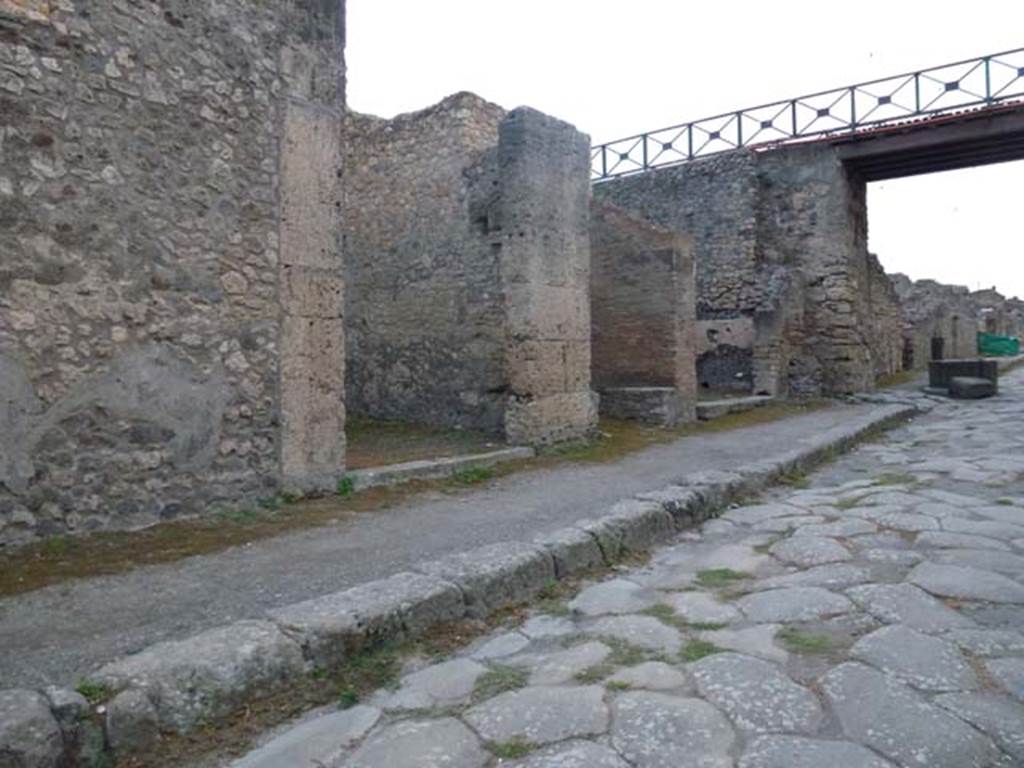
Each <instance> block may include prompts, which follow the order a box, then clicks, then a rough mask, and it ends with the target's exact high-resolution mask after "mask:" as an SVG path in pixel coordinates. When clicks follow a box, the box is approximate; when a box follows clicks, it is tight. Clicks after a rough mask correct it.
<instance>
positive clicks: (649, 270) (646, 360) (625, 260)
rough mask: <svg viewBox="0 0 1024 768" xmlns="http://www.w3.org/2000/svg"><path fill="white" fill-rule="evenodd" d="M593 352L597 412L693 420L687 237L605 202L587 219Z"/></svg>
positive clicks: (691, 265) (690, 280)
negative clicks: (589, 250) (599, 407)
mask: <svg viewBox="0 0 1024 768" xmlns="http://www.w3.org/2000/svg"><path fill="white" fill-rule="evenodd" d="M590 241H591V261H590V274H591V278H590V301H591V316H592V335H591V343H592V349H591V356H592V358H593V380H594V387H595V389H597V391H598V393H599V395H600V403H601V413H602V414H605V415H608V416H612V417H618V418H629V419H640V420H643V421H649V422H654V423H657V424H663V425H671V424H678V423H680V422H685V421H693V420H694V419H695V418H696V401H697V377H696V373H697V371H696V364H695V363H696V357H695V341H696V339H695V332H696V322H695V320H696V305H695V287H696V286H695V282H694V261H693V241H692V239H691V238H690V237H688V236H685V235H681V234H680V233H678V232H674V231H672V230H669V229H665V228H664V227H660V226H658V225H656V224H651V223H650V222H648V221H645V220H643V219H641V218H639V217H638V216H635V215H633V214H630V213H628V212H626V211H624V210H622V209H621V208H618V207H616V206H614V205H611V204H609V203H604V202H600V201H594V202H593V204H592V205H591V218H590Z"/></svg>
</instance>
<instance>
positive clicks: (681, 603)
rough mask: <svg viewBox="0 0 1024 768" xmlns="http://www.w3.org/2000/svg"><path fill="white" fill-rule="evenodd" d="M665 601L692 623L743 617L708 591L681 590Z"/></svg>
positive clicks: (723, 621)
mask: <svg viewBox="0 0 1024 768" xmlns="http://www.w3.org/2000/svg"><path fill="white" fill-rule="evenodd" d="M664 602H665V603H666V604H668V605H670V606H672V609H673V610H674V611H675V612H676V613H677V614H678V615H679V616H680V618H682V619H683V620H684V621H687V622H690V623H691V624H729V623H731V622H733V621H736V620H737V619H740V618H742V616H741V615H740V612H739V611H738V610H736V608H735V607H733V606H732V605H730V604H729V603H723V602H722V601H721V600H719V599H718V598H716V597H715V596H714V595H711V594H708V593H707V592H680V593H678V594H674V595H669V596H668V597H666V598H665V601H664Z"/></svg>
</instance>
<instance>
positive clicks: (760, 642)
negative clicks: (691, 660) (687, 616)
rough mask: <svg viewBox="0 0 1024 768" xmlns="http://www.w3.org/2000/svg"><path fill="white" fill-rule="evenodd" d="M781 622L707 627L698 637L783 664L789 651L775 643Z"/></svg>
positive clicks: (731, 649) (748, 654) (720, 646)
mask: <svg viewBox="0 0 1024 768" xmlns="http://www.w3.org/2000/svg"><path fill="white" fill-rule="evenodd" d="M781 626H782V625H781V624H758V625H756V626H753V627H747V628H745V629H708V630H704V631H702V632H700V633H699V634H698V637H699V638H700V639H701V640H703V641H705V642H707V643H711V644H713V645H716V646H718V647H719V648H727V649H728V650H730V651H736V652H737V653H743V654H746V655H747V656H757V657H758V658H761V659H767V660H768V661H776V662H779V663H780V664H785V663H786V660H787V659H788V658H789V653H788V652H787V651H786V650H785V649H783V648H780V647H779V646H778V645H776V643H775V635H776V634H777V633H778V631H779V629H780V628H781Z"/></svg>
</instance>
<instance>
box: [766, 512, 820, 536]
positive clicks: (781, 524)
mask: <svg viewBox="0 0 1024 768" xmlns="http://www.w3.org/2000/svg"><path fill="white" fill-rule="evenodd" d="M823 522H825V518H824V517H822V516H821V515H791V516H787V517H774V518H772V519H770V520H764V521H762V522H760V523H758V524H757V525H755V526H754V530H755V531H759V532H761V533H786V532H787V531H792V530H796V529H798V528H800V527H801V526H806V525H815V524H817V523H823Z"/></svg>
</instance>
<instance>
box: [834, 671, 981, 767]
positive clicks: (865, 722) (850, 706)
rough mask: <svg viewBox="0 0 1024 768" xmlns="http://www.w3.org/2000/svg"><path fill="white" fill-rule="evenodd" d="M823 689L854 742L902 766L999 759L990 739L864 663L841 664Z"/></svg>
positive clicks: (965, 764)
mask: <svg viewBox="0 0 1024 768" xmlns="http://www.w3.org/2000/svg"><path fill="white" fill-rule="evenodd" d="M821 687H822V690H823V691H824V694H825V698H826V700H827V701H828V703H829V704H830V706H831V709H832V712H833V713H834V714H835V715H836V717H837V718H838V720H839V723H840V725H841V726H842V729H843V733H844V735H845V736H846V737H847V738H848V739H850V740H851V741H856V742H859V743H861V744H864V745H865V746H867V747H870V748H871V749H874V750H876V751H878V752H880V753H882V754H883V755H884V756H886V757H887V758H889V759H891V760H893V761H895V762H896V763H898V764H899V765H901V766H920V768H989V767H990V766H991V765H992V764H993V763H994V762H995V761H996V760H997V759H998V758H999V752H998V751H997V749H996V747H995V745H994V744H993V743H992V742H991V740H990V739H988V738H987V737H986V736H983V735H982V734H981V733H979V732H978V731H976V730H974V729H973V728H972V727H970V726H969V725H967V724H966V723H964V722H963V721H962V720H959V719H958V718H956V717H954V716H953V715H951V714H949V713H948V712H947V711H946V710H944V709H942V708H940V707H937V706H935V705H933V704H930V703H928V701H927V700H926V699H924V698H923V697H922V696H921V695H920V694H917V693H915V692H914V691H913V690H912V689H911V688H909V687H907V686H906V685H904V684H903V683H901V682H899V681H898V680H896V679H895V678H892V677H888V676H886V675H884V674H883V673H881V672H878V671H877V670H874V669H872V668H870V667H868V666H866V665H864V664H860V663H856V662H847V663H845V664H841V665H839V666H838V667H836V668H835V669H833V670H832V671H830V672H829V673H828V674H827V675H825V676H824V677H823V678H822V680H821Z"/></svg>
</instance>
